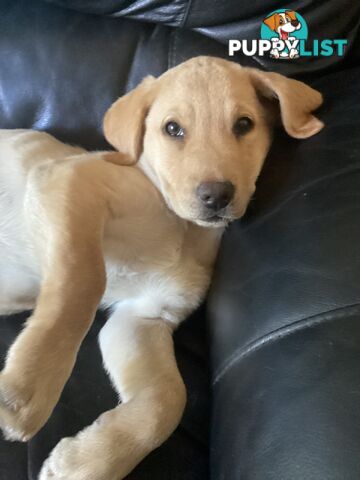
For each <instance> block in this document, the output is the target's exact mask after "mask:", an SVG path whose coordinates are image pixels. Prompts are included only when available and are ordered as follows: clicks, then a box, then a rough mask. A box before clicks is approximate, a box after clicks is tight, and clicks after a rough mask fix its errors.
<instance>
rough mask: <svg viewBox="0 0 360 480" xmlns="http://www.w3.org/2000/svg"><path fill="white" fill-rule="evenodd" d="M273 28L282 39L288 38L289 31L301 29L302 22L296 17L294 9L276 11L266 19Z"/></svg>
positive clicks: (267, 23) (266, 22)
mask: <svg viewBox="0 0 360 480" xmlns="http://www.w3.org/2000/svg"><path fill="white" fill-rule="evenodd" d="M264 23H265V25H267V26H268V27H269V28H270V29H271V30H273V31H274V32H277V33H278V34H279V36H280V38H281V39H282V40H287V38H288V37H289V33H291V32H294V31H295V30H299V29H300V28H301V23H300V22H299V20H298V19H297V17H296V12H294V10H286V11H285V12H282V13H274V14H272V15H270V16H269V17H267V18H265V20H264Z"/></svg>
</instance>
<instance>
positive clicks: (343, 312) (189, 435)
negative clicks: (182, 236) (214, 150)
mask: <svg viewBox="0 0 360 480" xmlns="http://www.w3.org/2000/svg"><path fill="white" fill-rule="evenodd" d="M282 6H284V5H282V4H279V2H277V1H275V0H266V1H263V2H259V1H253V2H245V1H243V0H241V1H237V0H224V1H215V0H211V1H210V0H209V1H206V0H192V1H190V0H175V1H167V0H137V1H136V0H135V1H131V0H103V1H95V0H93V1H91V0H87V1H86V0H48V1H47V2H43V1H40V0H0V127H1V128H19V127H24V128H36V129H41V130H47V131H49V132H51V133H53V134H55V135H56V136H57V137H58V138H60V139H61V140H64V141H68V142H72V143H76V144H79V145H82V146H84V147H87V148H89V149H95V148H97V149H103V148H108V147H109V146H108V145H106V143H105V141H104V138H103V136H102V129H101V122H102V116H103V113H104V112H105V110H106V109H107V107H108V106H109V105H110V103H111V102H112V101H113V100H114V99H115V98H116V97H117V96H119V95H121V94H123V93H124V92H125V91H127V90H128V89H130V88H132V87H134V86H135V85H136V84H137V83H138V82H139V81H140V79H141V78H142V77H143V76H144V75H146V74H149V73H150V74H153V75H158V74H160V73H162V72H163V71H165V70H166V69H168V68H170V67H172V66H173V65H175V64H177V63H179V62H181V61H183V60H185V59H187V58H189V57H192V56H195V55H199V54H211V55H216V56H221V57H225V58H226V57H227V41H228V39H230V38H240V39H242V38H249V39H250V38H257V36H258V33H259V26H260V24H261V21H262V19H263V18H264V17H265V16H266V15H267V14H268V13H269V12H271V11H272V10H274V9H276V8H280V7H282ZM285 6H286V7H289V8H293V9H294V10H296V11H298V12H300V13H301V14H302V15H303V16H305V17H306V19H307V21H308V26H309V32H310V37H312V38H320V39H321V38H347V39H348V40H349V48H348V49H347V55H346V57H345V58H344V59H343V58H337V57H322V58H320V57H319V58H314V59H313V60H310V59H305V60H296V61H292V62H286V61H285V62H281V61H271V60H264V59H261V58H251V59H249V58H246V57H242V56H241V55H238V56H236V57H235V58H234V60H235V61H238V62H240V63H243V64H246V65H250V66H255V67H259V68H265V69H270V70H275V71H278V72H280V73H285V74H287V75H291V76H294V77H296V78H298V79H302V80H305V81H307V82H309V83H311V84H312V85H313V86H315V87H316V88H317V89H319V90H320V91H322V92H323V94H324V97H325V104H324V107H323V108H322V110H321V111H320V113H319V115H320V116H321V118H322V119H323V120H324V121H325V123H326V128H325V129H324V130H323V131H322V132H321V133H320V134H318V135H317V136H315V137H313V138H311V139H308V140H305V141H296V140H293V139H291V138H289V137H287V136H286V134H285V133H284V132H282V131H279V132H277V133H276V136H275V141H274V146H273V148H272V150H271V152H270V155H269V158H268V161H267V163H266V166H265V169H264V172H263V174H262V176H261V178H260V180H259V182H258V189H257V193H256V195H255V198H254V201H253V202H252V203H251V205H250V208H249V210H248V213H247V215H246V217H245V218H244V219H243V220H241V221H238V222H235V223H234V224H233V225H232V226H231V227H230V228H229V229H228V231H227V232H226V235H225V237H224V240H223V244H222V248H221V252H220V255H219V260H218V264H217V269H216V273H215V277H214V282H213V286H212V289H211V292H210V294H209V298H208V302H207V304H206V306H203V307H202V308H201V309H199V311H198V312H196V313H195V314H194V315H193V316H192V317H191V318H190V319H189V320H188V321H187V322H186V323H185V324H184V325H183V326H182V327H181V328H180V329H179V331H178V332H177V333H176V349H177V358H178V362H179V365H180V369H181V371H182V373H183V376H184V378H185V382H186V384H187V388H188V394H189V400H188V405H187V409H186V412H185V415H184V418H183V420H182V422H181V425H180V426H179V428H178V429H177V431H176V432H175V433H174V434H173V435H172V437H171V438H170V439H169V440H168V441H167V442H166V443H165V444H164V445H163V446H162V447H160V448H159V449H158V450H156V451H154V452H153V453H152V454H151V455H149V457H148V458H146V459H145V460H144V461H143V462H142V464H141V465H139V466H138V467H137V468H136V469H135V470H134V472H133V473H131V474H130V475H129V477H128V478H129V480H148V479H151V480H155V479H156V480H180V479H181V480H205V479H209V478H212V479H213V480H235V479H236V480H359V478H360V455H359V449H360V65H359V57H360V41H359V35H358V27H359V23H360V4H359V2H355V1H353V0H342V1H340V0H318V1H315V0H314V1H311V0H293V1H290V2H288V3H287V4H286V5H285ZM125 17H126V18H125ZM0 234H1V232H0ZM0 254H1V252H0ZM25 318H26V314H22V315H16V316H12V317H2V318H1V319H0V328H1V335H0V351H1V354H2V357H3V358H4V355H5V353H6V350H7V348H8V346H9V344H10V343H11V342H12V341H13V339H14V337H15V335H16V334H17V333H18V332H19V330H20V328H21V324H22V323H23V321H24V319H25ZM102 323H103V315H102V314H101V313H100V314H99V315H98V317H97V318H96V321H95V323H94V326H93V328H92V329H91V331H90V333H89V334H88V336H87V338H86V340H85V341H84V344H83V346H82V349H81V351H80V353H79V358H78V362H77V365H76V367H75V370H74V373H73V375H72V377H71V379H70V380H69V382H68V384H67V385H66V388H65V390H64V392H63V395H62V397H61V401H60V402H59V404H58V406H57V408H56V410H55V412H54V413H53V415H52V417H51V419H50V420H49V421H48V423H47V424H46V426H45V427H44V428H43V429H42V431H41V432H39V434H38V435H37V436H36V437H35V438H34V439H33V440H31V441H30V442H29V443H28V444H20V443H7V442H5V441H1V442H0V479H1V480H27V479H29V480H35V479H36V477H37V473H38V471H39V468H40V466H41V463H42V461H43V460H44V458H45V457H46V456H47V454H48V452H49V451H50V450H51V448H52V447H53V446H54V445H55V444H56V443H57V441H58V440H59V439H60V438H61V437H63V436H66V435H71V434H74V433H76V432H77V431H78V430H79V429H80V428H82V427H83V426H85V425H87V424H89V423H90V422H91V421H93V420H94V419H95V418H96V417H97V416H98V414H99V413H101V412H102V411H104V410H105V409H108V408H111V407H113V406H114V405H115V403H116V396H115V393H114V392H113V391H112V389H111V387H110V384H109V381H108V379H107V377H106V375H105V373H104V372H103V370H102V366H101V359H100V354H99V351H98V348H97V339H96V335H97V333H98V331H99V329H100V327H101V325H102ZM119 448H121V445H119Z"/></svg>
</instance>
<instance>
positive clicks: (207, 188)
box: [196, 182, 235, 211]
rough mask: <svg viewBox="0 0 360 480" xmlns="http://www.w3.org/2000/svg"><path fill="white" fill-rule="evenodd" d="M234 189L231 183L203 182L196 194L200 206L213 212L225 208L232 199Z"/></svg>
mask: <svg viewBox="0 0 360 480" xmlns="http://www.w3.org/2000/svg"><path fill="white" fill-rule="evenodd" d="M234 193H235V187H234V185H233V184H232V183H231V182H203V183H200V185H198V187H197V189H196V194H197V196H198V198H199V199H200V201H201V202H202V204H203V205H204V206H205V207H206V208H208V209H210V210H213V211H218V210H221V209H222V208H225V207H226V206H227V205H228V204H229V203H230V202H231V200H232V199H233V197H234Z"/></svg>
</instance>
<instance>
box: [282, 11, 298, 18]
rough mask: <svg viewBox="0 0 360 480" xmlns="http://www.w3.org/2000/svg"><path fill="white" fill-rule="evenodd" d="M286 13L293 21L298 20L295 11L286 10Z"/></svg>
mask: <svg viewBox="0 0 360 480" xmlns="http://www.w3.org/2000/svg"><path fill="white" fill-rule="evenodd" d="M285 13H287V14H288V15H289V17H290V18H291V20H297V18H296V12H294V10H286V11H285Z"/></svg>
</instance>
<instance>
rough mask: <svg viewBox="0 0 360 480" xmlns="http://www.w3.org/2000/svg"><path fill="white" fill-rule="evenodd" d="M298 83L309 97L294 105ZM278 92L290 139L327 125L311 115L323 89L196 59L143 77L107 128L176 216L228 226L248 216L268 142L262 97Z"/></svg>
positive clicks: (109, 119)
mask: <svg viewBox="0 0 360 480" xmlns="http://www.w3.org/2000/svg"><path fill="white" fill-rule="evenodd" d="M284 82H285V83H284ZM286 82H294V84H293V88H294V90H295V92H294V93H291V92H290V93H288V94H287V93H286V90H287V88H286V86H285V84H286ZM299 85H300V86H301V88H303V89H305V90H304V92H303V94H305V95H306V96H307V97H308V98H307V99H306V100H304V99H303V98H298V99H297V101H296V102H295V105H293V106H292V105H291V102H292V97H294V96H296V93H298V94H299V91H297V89H299ZM287 87H289V85H287ZM283 90H284V92H285V93H284V95H285V97H286V98H285V99H284V100H283V101H282V100H281V97H282V93H281V91H283ZM274 95H277V97H278V98H279V99H280V104H282V106H281V109H282V116H283V121H284V123H287V124H288V131H289V133H290V134H292V135H293V136H297V137H300V138H303V137H307V136H310V135H312V134H314V133H316V132H317V131H318V130H319V129H320V128H321V127H322V124H321V122H319V121H318V120H317V119H315V117H313V116H311V115H310V113H309V112H310V111H311V110H313V109H314V108H316V107H317V106H319V104H320V103H321V96H320V94H319V93H318V92H315V91H314V90H312V89H310V88H309V87H307V86H305V85H303V84H301V83H299V82H296V81H294V80H287V79H285V78H284V77H282V76H280V75H277V74H264V73H262V72H260V71H258V70H254V69H243V68H241V67H239V66H238V65H236V64H234V63H232V62H228V61H225V60H220V59H215V58H211V57H198V58H195V59H192V60H189V61H188V62H185V63H184V64H182V65H180V66H178V67H176V68H174V69H172V70H169V71H168V72H167V73H165V74H164V75H162V76H161V77H160V78H159V79H153V78H147V79H145V81H144V82H143V83H142V84H141V85H140V86H139V87H138V88H137V89H135V90H134V91H133V92H131V93H130V94H128V95H126V96H125V97H122V98H121V99H120V100H119V101H118V102H116V103H115V104H114V105H113V107H111V109H110V110H109V112H108V113H107V115H106V118H105V124H104V130H105V134H106V137H107V139H108V140H109V141H110V143H112V144H113V145H114V146H115V147H116V148H117V149H118V150H120V151H122V152H123V153H125V154H127V155H128V156H129V158H131V159H133V160H135V161H136V160H138V159H139V158H141V163H142V166H143V168H144V169H145V171H146V172H147V174H148V175H149V176H150V178H151V179H152V180H153V182H154V183H155V184H156V185H157V186H158V188H159V190H160V191H161V192H162V194H163V197H164V199H165V201H166V202H167V204H168V206H169V208H170V209H172V210H173V211H174V212H175V213H176V214H177V215H178V216H180V217H181V218H184V219H186V220H189V221H192V222H194V223H197V224H199V225H203V226H224V225H226V224H227V223H228V222H229V221H231V220H234V219H235V218H239V217H240V216H241V215H242V214H243V213H244V211H245V209H246V206H247V204H248V202H249V200H250V198H251V195H252V194H253V192H254V190H255V182H256V179H257V177H258V175H259V173H260V170H261V167H262V165H263V163H264V160H265V157H266V154H267V151H268V149H269V146H270V139H271V120H270V117H271V115H270V113H269V111H268V108H267V107H266V106H264V102H262V101H261V96H263V97H274ZM290 97H291V98H290ZM292 108H293V109H294V112H293V115H292V114H291V112H292ZM283 110H284V111H283ZM285 117H286V120H285ZM288 117H289V118H288ZM290 117H291V118H290ZM124 129H125V130H127V134H126V133H124Z"/></svg>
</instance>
